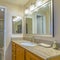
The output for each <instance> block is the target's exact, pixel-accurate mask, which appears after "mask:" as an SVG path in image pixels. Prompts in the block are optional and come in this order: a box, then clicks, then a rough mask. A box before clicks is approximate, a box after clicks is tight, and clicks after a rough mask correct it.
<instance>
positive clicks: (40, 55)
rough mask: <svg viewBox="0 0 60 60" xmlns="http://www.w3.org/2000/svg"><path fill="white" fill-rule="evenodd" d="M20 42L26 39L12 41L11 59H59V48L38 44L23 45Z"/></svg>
mask: <svg viewBox="0 0 60 60" xmlns="http://www.w3.org/2000/svg"><path fill="white" fill-rule="evenodd" d="M22 42H27V41H25V40H21V41H20V40H19V41H18V40H13V41H12V60H60V50H55V49H53V48H46V47H42V46H39V45H36V46H28V45H27V46H25V45H22V44H21V43H22ZM27 43H28V42H27Z"/></svg>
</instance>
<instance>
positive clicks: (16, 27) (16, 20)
mask: <svg viewBox="0 0 60 60" xmlns="http://www.w3.org/2000/svg"><path fill="white" fill-rule="evenodd" d="M12 33H13V34H19V33H22V18H21V17H20V16H12Z"/></svg>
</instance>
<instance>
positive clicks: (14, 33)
mask: <svg viewBox="0 0 60 60" xmlns="http://www.w3.org/2000/svg"><path fill="white" fill-rule="evenodd" d="M12 17H13V16H12ZM22 29H23V18H22ZM21 34H23V31H22V32H21V33H13V18H12V35H21Z"/></svg>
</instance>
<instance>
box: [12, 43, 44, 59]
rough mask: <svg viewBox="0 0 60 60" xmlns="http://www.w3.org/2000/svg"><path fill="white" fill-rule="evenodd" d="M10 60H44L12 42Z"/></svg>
mask: <svg viewBox="0 0 60 60" xmlns="http://www.w3.org/2000/svg"><path fill="white" fill-rule="evenodd" d="M12 60H44V59H42V58H41V57H38V56H36V55H35V54H33V53H31V52H30V51H28V50H26V49H24V48H23V47H21V46H20V45H18V44H16V43H14V42H12Z"/></svg>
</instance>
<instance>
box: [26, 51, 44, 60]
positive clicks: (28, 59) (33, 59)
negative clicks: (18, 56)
mask: <svg viewBox="0 0 60 60" xmlns="http://www.w3.org/2000/svg"><path fill="white" fill-rule="evenodd" d="M26 60H44V59H42V58H41V57H37V56H36V55H34V54H32V53H30V52H28V51H26Z"/></svg>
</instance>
